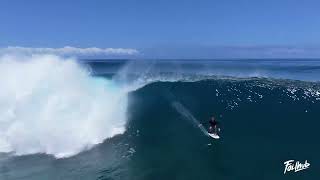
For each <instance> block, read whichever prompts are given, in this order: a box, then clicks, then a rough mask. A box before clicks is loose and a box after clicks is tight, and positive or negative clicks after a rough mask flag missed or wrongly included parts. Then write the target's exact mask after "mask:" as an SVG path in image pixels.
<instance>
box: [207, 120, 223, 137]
mask: <svg viewBox="0 0 320 180" xmlns="http://www.w3.org/2000/svg"><path fill="white" fill-rule="evenodd" d="M209 124H210V126H209V131H208V133H211V134H218V131H219V130H220V129H219V128H218V124H219V122H218V121H216V120H215V118H214V116H212V117H211V119H210V121H209Z"/></svg>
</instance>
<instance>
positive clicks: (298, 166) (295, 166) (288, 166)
mask: <svg viewBox="0 0 320 180" xmlns="http://www.w3.org/2000/svg"><path fill="white" fill-rule="evenodd" d="M283 164H284V165H285V167H284V172H283V174H285V173H286V172H289V171H293V170H294V172H298V171H301V170H304V169H308V168H309V167H310V163H308V161H307V160H306V161H305V162H304V164H302V163H300V162H299V161H296V162H295V163H294V160H288V161H286V162H284V163H283Z"/></svg>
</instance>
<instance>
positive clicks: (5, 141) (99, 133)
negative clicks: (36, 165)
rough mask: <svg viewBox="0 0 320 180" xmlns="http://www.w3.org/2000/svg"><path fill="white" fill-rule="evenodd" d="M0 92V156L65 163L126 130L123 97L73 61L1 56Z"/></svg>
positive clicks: (109, 83)
mask: <svg viewBox="0 0 320 180" xmlns="http://www.w3.org/2000/svg"><path fill="white" fill-rule="evenodd" d="M0 86H1V88H0V152H4V153H9V152H10V153H13V154H15V155H25V154H34V153H45V154H50V155H53V156H55V157H56V158H63V157H69V156H72V155H75V154H77V153H79V152H81V151H83V150H86V149H88V148H90V147H92V146H93V145H95V144H98V143H101V142H103V140H104V139H106V138H110V137H112V136H114V135H116V134H119V133H123V132H124V130H125V127H124V126H125V122H126V108H127V93H126V91H124V90H123V89H122V88H121V87H119V86H117V85H116V83H115V82H114V81H113V80H107V79H104V78H99V77H92V76H90V71H89V69H88V68H84V67H82V66H80V65H79V64H78V63H77V62H76V61H75V60H74V59H65V58H61V57H58V56H53V55H39V56H28V57H17V56H3V57H1V58H0Z"/></svg>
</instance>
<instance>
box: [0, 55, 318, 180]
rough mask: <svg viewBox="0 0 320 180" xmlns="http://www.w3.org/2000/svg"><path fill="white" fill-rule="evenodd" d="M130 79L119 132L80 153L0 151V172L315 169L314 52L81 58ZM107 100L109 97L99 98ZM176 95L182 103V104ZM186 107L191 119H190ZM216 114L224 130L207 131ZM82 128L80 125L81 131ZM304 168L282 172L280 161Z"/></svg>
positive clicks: (100, 176) (115, 175) (63, 174)
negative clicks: (309, 55)
mask: <svg viewBox="0 0 320 180" xmlns="http://www.w3.org/2000/svg"><path fill="white" fill-rule="evenodd" d="M80 64H82V65H83V66H85V67H86V68H88V69H90V71H91V74H92V76H94V77H97V78H101V77H102V78H106V79H113V80H114V81H116V82H117V83H119V86H124V85H126V84H133V85H134V86H136V88H134V89H132V90H131V91H130V92H129V93H128V99H129V101H128V107H127V123H126V131H125V132H124V133H123V134H119V135H116V136H114V137H112V138H109V139H106V140H105V141H104V142H103V143H102V144H98V145H96V146H94V147H93V148H91V149H89V150H85V151H83V152H81V153H79V154H77V155H74V156H71V157H68V158H62V159H56V158H54V157H53V156H50V155H46V154H32V155H23V156H15V155H10V154H2V155H0V179H1V180H2V179H3V180H13V179H27V180H29V179H30V180H44V179H49V180H51V179H54V180H56V179H67V180H71V179H75V180H76V179H77V180H78V179H79V180H80V179H83V180H91V179H97V180H112V179H121V180H122V179H128V180H143V179H147V180H156V179H159V180H163V179H181V180H187V179H190V180H193V179H201V180H202V179H203V180H205V179H208V180H209V179H210V180H211V179H218V180H220V179H221V180H224V179H225V180H230V179H252V180H256V179H275V180H276V179H279V180H280V179H290V180H292V179H293V180H294V179H297V180H298V179H305V180H309V179H310V180H313V179H318V178H319V177H320V173H319V168H320V158H319V157H320V156H319V154H318V152H320V144H319V142H318V137H319V134H318V133H319V128H318V127H319V125H320V123H319V120H320V84H319V81H320V61H319V60H312V59H306V60H304V59H298V60H290V59H273V60H261V59H260V60H259V59H258V60H82V61H80ZM106 101H107V99H106ZM174 102H178V103H180V104H181V105H183V107H184V108H185V110H186V111H187V113H188V114H186V112H185V111H184V110H181V111H179V109H176V108H174V106H173V103H174ZM190 114H191V115H192V116H193V117H192V118H194V119H192V118H190V116H189V115H190ZM212 115H214V116H215V117H216V118H217V119H218V120H219V121H220V123H221V133H220V136H221V139H219V140H214V139H212V138H209V137H208V136H206V135H205V134H204V133H203V132H202V131H201V130H200V129H199V128H198V124H197V123H201V124H202V125H203V126H204V127H205V128H207V127H208V123H207V122H208V120H209V118H210V117H211V116H212ZM79 133H80V132H79ZM291 159H292V160H295V161H300V162H302V163H304V162H305V160H307V161H308V162H309V163H310V167H309V168H308V169H305V170H302V171H299V172H292V171H290V172H287V173H286V174H284V168H285V166H284V162H285V161H287V160H291Z"/></svg>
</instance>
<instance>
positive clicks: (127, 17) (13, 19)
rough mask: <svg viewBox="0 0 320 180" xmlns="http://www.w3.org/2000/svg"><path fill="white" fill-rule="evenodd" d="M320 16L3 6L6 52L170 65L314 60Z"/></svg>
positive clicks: (130, 3) (213, 8) (257, 7)
mask: <svg viewBox="0 0 320 180" xmlns="http://www.w3.org/2000/svg"><path fill="white" fill-rule="evenodd" d="M319 8H320V1H319V0H314V1H312V0H303V1H301V0H192V1H191V0H126V1H124V0H86V1H85V0H74V1H71V0H50V1H49V0H28V1H21V0H19V1H18V0H1V5H0V18H1V21H0V22H1V26H0V47H7V46H23V47H52V48H55V47H63V46H74V47H101V48H105V47H113V48H134V49H138V50H139V51H141V52H142V54H144V56H146V57H169V58H170V57H173V58H174V57H185V58H188V57H192V58H193V57H209V58H210V57H215V56H216V54H217V53H212V52H213V51H215V52H217V51H219V52H220V55H219V56H221V57H224V56H225V57H227V55H226V54H230V53H231V54H232V53H235V55H234V56H235V57H236V56H239V57H242V56H244V57H245V56H246V54H245V53H246V52H248V46H249V47H250V48H252V50H255V51H256V52H255V53H256V54H255V55H257V56H263V54H265V53H262V54H261V52H262V51H263V49H266V48H267V49H270V48H273V49H274V48H279V47H280V48H282V50H280V51H283V48H288V47H289V48H298V50H300V49H302V51H303V52H304V53H305V54H300V55H299V56H310V52H309V54H308V53H307V54H306V52H305V51H306V50H305V48H307V49H308V50H307V51H310V49H312V50H311V51H312V52H311V54H312V53H315V52H314V51H315V50H314V49H317V48H318V46H319V45H320V11H319ZM243 47H245V48H244V49H245V50H244V51H243ZM219 48H220V49H219ZM221 48H222V49H223V51H222V50H221ZM217 49H218V50H217ZM285 50H287V49H285ZM295 50H296V49H294V50H292V51H294V52H296V51H295ZM185 51H188V53H186V55H183V54H184V52H185ZM237 51H241V52H240V54H239V53H238V54H237ZM292 51H289V52H292ZM302 51H301V52H302ZM286 52H287V51H286ZM221 53H222V54H221ZM250 53H251V52H250ZM250 53H249V54H247V56H252V54H251V55H250ZM259 53H260V54H259ZM204 55H205V56H204ZM276 55H277V54H276ZM276 55H275V56H276ZM278 55H279V54H278ZM313 55H314V56H315V55H318V54H317V53H316V54H313ZM279 56H281V54H280V55H279ZM292 56H296V55H292Z"/></svg>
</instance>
